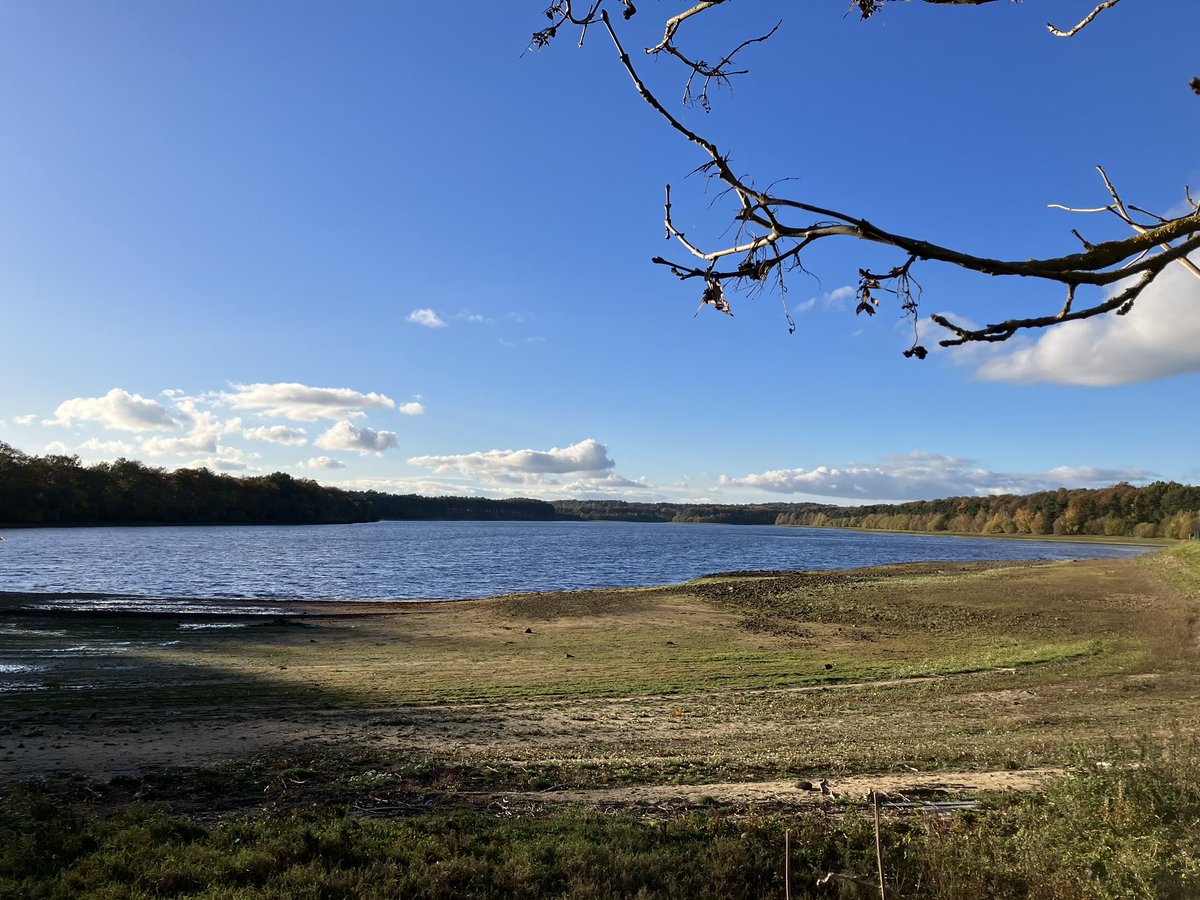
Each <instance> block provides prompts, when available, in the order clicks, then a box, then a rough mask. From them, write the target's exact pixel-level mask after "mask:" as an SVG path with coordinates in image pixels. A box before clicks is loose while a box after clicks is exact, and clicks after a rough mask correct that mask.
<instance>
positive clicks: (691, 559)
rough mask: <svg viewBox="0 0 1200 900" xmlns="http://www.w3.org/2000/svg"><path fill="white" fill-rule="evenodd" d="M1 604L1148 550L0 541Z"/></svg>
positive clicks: (794, 531) (978, 543)
mask: <svg viewBox="0 0 1200 900" xmlns="http://www.w3.org/2000/svg"><path fill="white" fill-rule="evenodd" d="M6 536H7V538H8V539H7V540H6V541H4V542H3V543H0V590H6V591H30V592H39V593H43V592H44V593H51V592H95V593H110V594H124V595H129V596H138V597H195V598H260V599H267V598H272V599H296V600H319V599H327V600H403V599H430V598H453V599H460V598H467V597H484V596H490V595H494V594H503V593H511V592H516V591H543V590H568V589H580V588H597V587H631V586H641V585H661V584H672V583H676V582H680V581H687V580H689V579H692V578H696V577H698V576H700V575H704V574H707V573H711V572H727V571H732V570H737V569H841V568H852V567H856V566H871V565H878V564H881V563H899V562H918V561H927V560H936V561H948V560H985V559H1072V558H1085V557H1086V558H1093V557H1120V556H1132V555H1136V554H1138V553H1141V552H1144V549H1145V548H1142V547H1127V546H1119V545H1113V544H1076V543H1054V542H1049V541H1046V542H1042V541H1023V540H1022V541H1002V540H992V539H986V538H961V537H957V538H956V537H940V536H933V535H930V536H925V535H903V534H870V533H858V532H851V531H836V530H830V529H813V528H783V527H774V526H754V525H671V524H643V523H633V522H379V523H374V524H369V525H314V526H299V527H294V526H293V527H285V526H279V527H273V526H214V527H186V528H184V527H155V528H55V529H48V528H47V529H25V530H15V531H9V532H6Z"/></svg>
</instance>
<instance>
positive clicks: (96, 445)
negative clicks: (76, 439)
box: [76, 438, 137, 456]
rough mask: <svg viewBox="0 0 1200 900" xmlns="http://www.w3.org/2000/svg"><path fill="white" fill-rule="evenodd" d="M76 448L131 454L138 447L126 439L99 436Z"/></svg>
mask: <svg viewBox="0 0 1200 900" xmlns="http://www.w3.org/2000/svg"><path fill="white" fill-rule="evenodd" d="M76 449H78V450H87V451H91V452H93V453H108V454H111V455H113V456H129V454H131V453H133V452H134V451H135V450H136V449H137V448H136V447H134V446H133V444H127V443H126V442H125V441H101V440H98V439H97V438H89V439H88V440H86V441H84V442H83V443H82V444H80V445H79V446H78V447H77V448H76Z"/></svg>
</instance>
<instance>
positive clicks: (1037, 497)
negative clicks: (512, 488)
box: [0, 442, 1200, 538]
mask: <svg viewBox="0 0 1200 900" xmlns="http://www.w3.org/2000/svg"><path fill="white" fill-rule="evenodd" d="M380 519H476V520H497V519H516V520H530V521H533V520H538V521H546V520H551V519H568V520H597V519H602V520H614V521H625V522H694V523H719V524H725V525H808V526H826V527H834V528H873V529H881V530H886V531H930V532H954V533H965V534H1029V535H1053V534H1057V535H1108V536H1113V537H1139V538H1187V537H1189V536H1190V535H1192V534H1194V533H1197V532H1200V487H1192V486H1189V485H1183V484H1178V483H1176V482H1162V481H1156V482H1154V483H1153V484H1150V485H1147V486H1146V487H1134V486H1133V485H1130V484H1117V485H1114V486H1112V487H1109V488H1101V489H1099V490H1087V489H1079V490H1067V489H1066V488H1060V489H1059V490H1057V491H1042V492H1040V493H1036V494H1028V495H1025V496H1015V495H1003V496H995V497H951V498H949V499H945V500H917V501H913V502H910V503H894V504H879V505H874V506H852V507H843V506H832V505H828V504H820V503H755V504H715V503H630V502H625V501H619V500H558V501H555V502H554V503H553V504H551V503H547V502H545V501H542V500H529V499H511V500H491V499H488V498H484V497H420V496H417V495H416V494H404V495H400V494H385V493H380V492H377V491H345V490H340V489H338V488H332V487H324V486H322V485H319V484H317V483H316V482H315V481H310V480H308V479H304V478H293V477H292V476H291V475H287V474H284V473H282V472H275V473H273V474H271V475H260V476H255V477H250V478H235V477H233V476H231V475H218V474H215V473H213V472H210V471H208V470H207V469H176V470H174V471H170V472H168V471H166V470H164V469H159V468H155V467H152V466H147V465H145V464H143V463H140V462H137V461H135V460H128V459H118V460H117V461H116V462H110V463H98V464H96V465H92V466H84V465H82V464H81V463H80V461H79V459H78V457H74V456H58V455H48V456H33V455H30V454H27V453H22V452H21V451H20V450H17V449H15V448H13V447H10V446H9V445H8V444H5V443H3V442H0V524H3V525H8V526H13V525H99V524H150V523H155V524H160V523H161V524H268V523H271V524H330V523H344V522H374V521H378V520H380Z"/></svg>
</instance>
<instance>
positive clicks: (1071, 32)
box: [1046, 0, 1121, 38]
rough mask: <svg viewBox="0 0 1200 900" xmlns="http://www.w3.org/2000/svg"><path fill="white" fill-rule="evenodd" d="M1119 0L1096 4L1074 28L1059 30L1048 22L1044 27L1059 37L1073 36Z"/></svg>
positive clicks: (1107, 0)
mask: <svg viewBox="0 0 1200 900" xmlns="http://www.w3.org/2000/svg"><path fill="white" fill-rule="evenodd" d="M1120 2H1121V0H1104V2H1103V3H1101V4H1100V5H1098V6H1097V7H1096V8H1095V9H1093V10H1092V11H1091V12H1090V13H1088V14H1087V15H1086V16H1084V17H1083V19H1082V20H1081V21H1080V22H1079V24H1078V25H1076V26H1075V27H1074V28H1071V29H1068V30H1067V31H1060V30H1059V29H1057V28H1055V27H1054V26H1053V25H1051V24H1050V23H1049V22H1047V23H1046V27H1047V28H1048V29H1049V30H1050V33H1051V34H1052V35H1054V36H1055V37H1061V38H1069V37H1075V35H1077V34H1079V32H1081V31H1083V29H1085V28H1087V27H1088V26H1089V25H1091V24H1092V21H1093V20H1094V19H1095V18H1096V16H1098V15H1100V13H1102V12H1104V11H1105V10H1106V9H1112V7H1114V6H1116V5H1117V4H1118V3H1120Z"/></svg>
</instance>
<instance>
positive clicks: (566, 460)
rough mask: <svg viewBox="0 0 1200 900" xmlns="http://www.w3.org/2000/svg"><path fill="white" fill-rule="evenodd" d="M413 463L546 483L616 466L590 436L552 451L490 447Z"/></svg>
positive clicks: (440, 471) (490, 477)
mask: <svg viewBox="0 0 1200 900" xmlns="http://www.w3.org/2000/svg"><path fill="white" fill-rule="evenodd" d="M409 463H410V464H412V465H414V466H423V467H425V468H429V469H433V471H434V472H436V473H438V474H445V473H449V472H458V473H460V474H463V475H468V476H471V477H475V478H482V479H484V480H485V481H500V482H505V481H507V482H513V481H517V482H521V483H545V482H547V481H550V480H551V479H549V478H548V476H553V475H567V474H585V475H588V476H590V477H600V476H603V475H605V474H607V472H608V470H609V469H611V468H612V467H613V465H614V463H613V461H612V460H611V459H609V457H608V447H606V446H605V445H604V444H601V443H599V442H598V441H595V440H592V439H591V438H589V439H587V440H584V441H580V442H579V443H577V444H572V445H571V446H569V447H561V448H560V447H552V448H551V449H549V450H487V451H476V452H474V453H464V454H461V455H453V456H414V457H412V458H411V459H409Z"/></svg>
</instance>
